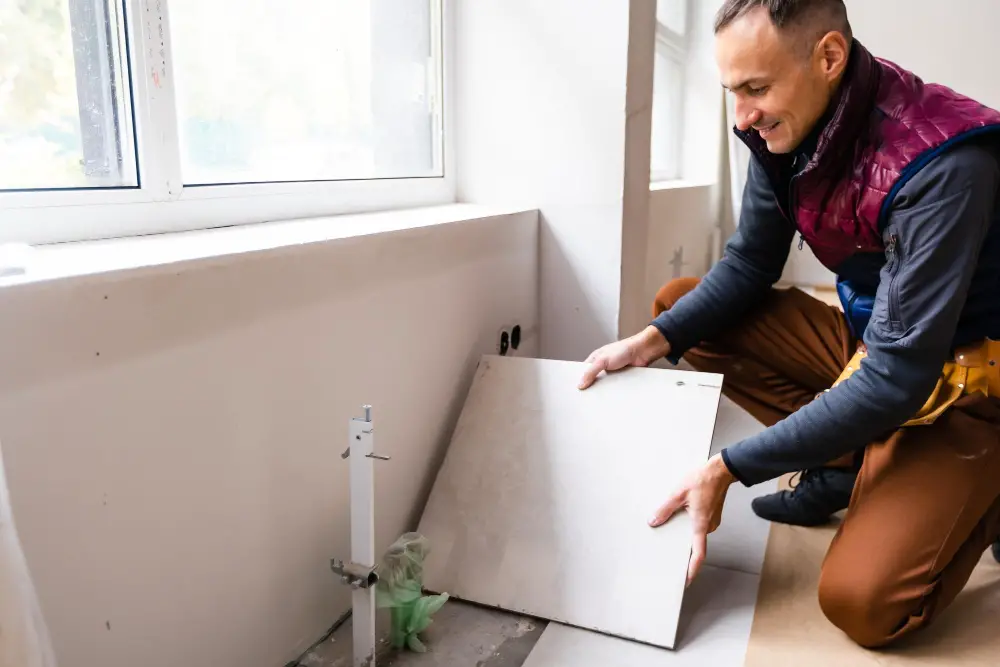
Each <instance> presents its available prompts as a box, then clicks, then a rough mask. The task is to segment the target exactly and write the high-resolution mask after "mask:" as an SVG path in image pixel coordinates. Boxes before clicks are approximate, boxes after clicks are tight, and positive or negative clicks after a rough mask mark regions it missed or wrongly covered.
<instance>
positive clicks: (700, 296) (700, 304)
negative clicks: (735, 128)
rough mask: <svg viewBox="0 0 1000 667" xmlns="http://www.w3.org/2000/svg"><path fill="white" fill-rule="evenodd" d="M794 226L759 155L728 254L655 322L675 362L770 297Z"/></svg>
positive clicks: (752, 165) (751, 169) (749, 172)
mask: <svg viewBox="0 0 1000 667" xmlns="http://www.w3.org/2000/svg"><path fill="white" fill-rule="evenodd" d="M794 236H795V228H794V227H793V226H792V224H791V223H790V222H789V221H788V220H787V219H785V217H784V216H783V215H781V212H780V211H779V210H778V206H777V203H776V201H775V198H774V192H773V190H772V188H771V184H770V182H769V181H768V178H767V176H766V174H765V173H764V170H763V168H762V167H761V166H760V163H759V162H758V161H757V158H756V157H751V159H750V166H749V168H748V170H747V183H746V187H745V188H744V190H743V204H742V207H741V211H740V224H739V227H738V229H737V230H736V233H735V234H734V235H733V237H732V238H731V239H730V240H729V241H728V242H727V244H726V248H725V252H724V254H723V257H722V259H721V261H719V262H718V263H717V264H716V265H715V266H714V267H712V269H711V270H710V271H709V272H708V274H707V275H706V276H705V277H704V278H703V279H702V280H701V282H699V284H698V286H697V287H695V288H694V289H693V290H691V292H689V293H688V294H687V295H685V296H684V297H683V298H681V299H680V300H679V301H678V302H677V303H676V304H675V305H674V306H673V307H672V308H671V309H670V310H668V311H665V312H663V313H661V314H660V315H659V316H658V317H657V318H656V319H654V320H653V322H652V324H653V326H655V327H656V328H657V329H658V330H659V331H660V333H661V334H663V336H664V337H665V338H666V339H667V341H668V342H669V343H670V360H671V361H673V362H674V363H677V361H678V360H679V359H680V358H681V356H682V355H683V354H684V353H685V352H687V351H688V350H689V349H690V348H691V347H694V346H695V345H697V344H698V343H700V342H701V341H703V340H707V339H710V338H713V337H714V336H715V335H716V334H717V333H719V332H720V331H721V330H723V329H724V328H725V327H727V326H728V325H730V324H732V323H735V322H736V321H737V320H738V319H739V318H740V317H741V316H742V315H743V314H744V313H746V312H747V311H748V310H749V309H750V308H751V307H752V306H753V305H754V304H756V303H758V302H759V301H760V300H761V299H762V298H763V297H764V296H766V295H767V293H768V291H769V289H770V288H771V286H772V285H773V284H774V283H776V282H777V281H778V280H779V279H780V278H781V274H782V271H783V270H784V267H785V262H786V261H787V260H788V253H789V250H790V248H791V244H792V239H793V238H794Z"/></svg>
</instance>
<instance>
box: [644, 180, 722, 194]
mask: <svg viewBox="0 0 1000 667" xmlns="http://www.w3.org/2000/svg"><path fill="white" fill-rule="evenodd" d="M713 185H715V184H714V183H709V182H708V181H687V180H684V179H680V178H678V179H672V180H664V181H652V182H651V183H650V184H649V191H650V192H659V191H660V190H689V189H695V188H708V187H711V186H713Z"/></svg>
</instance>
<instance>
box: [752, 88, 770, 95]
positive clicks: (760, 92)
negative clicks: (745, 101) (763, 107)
mask: <svg viewBox="0 0 1000 667" xmlns="http://www.w3.org/2000/svg"><path fill="white" fill-rule="evenodd" d="M747 90H748V91H749V93H750V94H751V95H763V94H764V93H766V92H767V86H761V87H760V88H754V87H753V86H750V87H749V88H748V89H747Z"/></svg>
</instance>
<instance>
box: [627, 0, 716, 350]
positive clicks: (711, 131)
mask: <svg viewBox="0 0 1000 667" xmlns="http://www.w3.org/2000/svg"><path fill="white" fill-rule="evenodd" d="M720 4H721V1H720V0H707V1H705V0H698V1H696V2H693V3H692V4H691V11H690V12H689V14H688V24H687V30H688V40H689V41H688V54H689V57H688V61H687V63H686V66H685V79H686V83H685V97H684V117H683V121H682V122H683V124H684V137H685V140H684V142H683V158H682V163H681V164H682V174H683V177H684V178H683V180H681V181H677V182H666V183H654V184H653V185H652V187H650V189H649V209H648V219H649V227H648V235H647V250H646V259H645V262H646V270H645V273H644V275H645V278H644V282H643V291H642V303H643V310H642V312H641V313H640V314H639V315H638V316H637V317H636V318H635V319H634V320H633V321H632V322H631V323H630V330H631V331H635V330H638V329H639V328H641V327H643V326H645V325H646V324H648V323H649V319H650V317H651V315H652V313H651V307H652V302H653V298H654V297H655V296H656V292H657V290H658V289H659V288H660V287H661V286H662V285H663V284H664V283H665V282H667V281H669V280H671V279H672V278H675V277H679V276H700V275H703V274H704V273H705V272H706V271H708V269H709V268H710V267H711V265H712V261H713V257H714V253H715V248H714V245H713V244H714V243H715V239H716V236H715V234H716V229H717V228H718V229H719V230H721V237H719V238H721V239H723V240H724V239H725V238H726V237H727V236H728V234H730V233H731V232H732V231H733V225H732V220H731V217H728V216H727V215H726V213H727V210H726V205H727V204H728V200H727V199H726V197H727V196H728V187H729V181H728V175H727V173H726V171H727V169H728V153H727V151H726V141H725V137H726V135H727V133H728V131H729V130H728V127H727V125H726V121H725V112H724V108H723V100H724V98H723V95H722V89H721V87H720V85H719V72H718V67H717V65H716V62H715V38H714V34H713V32H712V24H713V22H714V18H715V12H716V10H717V9H718V7H719V6H720Z"/></svg>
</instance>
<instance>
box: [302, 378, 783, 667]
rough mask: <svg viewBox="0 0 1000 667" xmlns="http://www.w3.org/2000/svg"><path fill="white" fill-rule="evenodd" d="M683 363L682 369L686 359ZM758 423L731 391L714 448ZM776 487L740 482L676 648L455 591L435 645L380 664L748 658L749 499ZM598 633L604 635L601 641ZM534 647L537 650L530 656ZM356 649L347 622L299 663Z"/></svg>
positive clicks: (756, 537)
mask: <svg viewBox="0 0 1000 667" xmlns="http://www.w3.org/2000/svg"><path fill="white" fill-rule="evenodd" d="M681 367H682V368H684V366H683V364H682V366H681ZM685 370H687V369H686V368H685ZM760 428H761V426H760V424H759V423H758V422H756V421H755V420H754V419H753V418H752V417H750V416H749V415H748V414H747V413H746V412H744V411H743V410H741V409H740V408H738V407H737V406H736V405H735V404H733V403H732V402H731V401H729V399H727V398H725V397H723V398H722V400H721V401H720V404H719V412H718V417H717V419H716V426H715V432H714V435H713V439H712V453H715V452H717V451H719V450H720V449H721V448H722V447H725V446H727V445H729V444H732V443H734V442H736V441H738V440H739V439H742V438H744V437H747V436H749V435H751V434H752V433H755V432H757V431H758V430H760ZM775 486H776V483H775V482H772V483H770V484H766V485H760V486H758V487H754V488H752V489H747V488H743V487H741V486H734V487H733V488H732V490H731V492H730V494H729V496H728V497H727V502H726V506H725V511H724V514H723V522H722V525H721V526H720V527H719V529H718V530H717V531H716V532H715V533H713V534H712V535H711V536H710V538H709V550H708V560H707V564H706V566H705V569H704V572H703V575H702V576H700V577H699V578H698V580H697V581H696V582H695V584H694V585H693V586H692V587H691V589H690V591H689V592H688V594H686V595H685V600H684V605H683V607H682V615H681V622H680V627H679V636H678V647H677V648H678V650H677V651H674V652H670V651H667V652H664V651H661V650H660V649H649V648H648V647H645V646H641V645H638V644H634V643H633V642H622V641H621V640H614V639H612V638H606V637H604V636H600V637H599V638H595V637H594V636H593V633H589V632H583V631H574V630H573V629H566V628H565V627H564V626H558V625H556V624H552V626H551V631H549V632H546V630H548V629H549V628H550V625H549V624H548V623H547V622H546V621H543V620H538V619H534V618H528V617H525V616H521V615H518V614H510V613H506V612H504V611H499V610H494V609H488V608H483V607H479V606H475V605H470V604H466V603H463V602H460V601H455V600H451V601H449V602H448V603H447V604H445V606H444V607H443V608H442V609H441V611H440V612H438V614H436V615H435V616H434V623H433V625H432V626H431V627H430V628H429V629H428V630H427V632H426V633H425V635H424V639H425V640H426V641H425V644H426V645H427V647H428V649H429V650H428V652H427V653H424V654H415V653H409V652H398V653H397V652H394V651H392V650H391V648H390V647H388V646H386V645H384V644H383V645H382V646H381V647H380V651H379V655H378V656H377V658H376V666H377V667H382V666H390V667H522V666H524V667H563V666H564V664H565V665H566V667H569V665H572V667H590V663H589V661H586V660H582V658H583V656H581V657H580V659H574V656H575V654H574V651H583V652H584V654H585V655H586V656H588V657H589V658H592V659H593V660H596V661H597V662H596V663H594V664H595V665H600V666H601V667H606V666H607V664H610V663H608V662H607V661H606V660H603V658H602V657H601V651H610V652H611V653H612V654H613V655H615V656H617V658H616V661H615V663H614V664H615V665H616V667H645V665H646V664H649V662H650V661H652V664H655V665H673V666H675V667H687V666H688V665H692V666H693V665H706V664H711V665H712V666H713V667H726V666H727V665H741V664H742V656H743V654H744V653H745V651H746V646H747V642H748V638H749V634H750V624H751V623H752V620H753V606H754V602H755V600H756V594H757V585H758V581H759V578H760V572H761V571H762V568H763V563H764V552H765V549H766V547H767V536H768V528H769V527H768V524H767V523H766V522H764V521H761V520H760V519H757V517H756V516H754V515H753V513H752V511H751V510H750V500H751V499H752V498H753V497H754V496H756V495H760V494H762V493H767V492H769V491H771V490H773V489H774V488H775ZM380 625H381V626H382V628H383V631H384V627H385V620H384V618H380ZM543 633H544V637H543ZM580 633H582V634H580ZM540 640H541V641H540ZM597 640H600V641H598V643H595V641H597ZM609 642H610V643H609ZM535 648H538V652H537V653H536V654H535V655H534V656H532V658H531V659H529V658H528V656H529V654H530V653H531V652H532V650H533V649H535ZM351 654H352V647H351V625H350V621H348V622H346V623H345V624H343V625H342V626H341V627H340V628H338V629H337V630H336V631H335V632H334V633H333V635H332V636H331V637H330V638H329V639H328V640H326V641H324V642H322V643H321V644H320V645H318V646H317V647H315V649H314V650H312V651H310V652H309V653H307V654H306V655H305V656H304V657H303V658H302V659H301V660H300V662H299V664H298V665H297V666H295V667H351ZM554 656H562V657H563V658H562V659H565V660H570V662H568V663H560V662H559V661H558V660H557V658H556V657H554ZM723 656H725V657H723ZM626 660H627V662H626Z"/></svg>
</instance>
